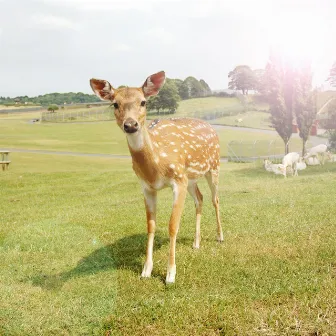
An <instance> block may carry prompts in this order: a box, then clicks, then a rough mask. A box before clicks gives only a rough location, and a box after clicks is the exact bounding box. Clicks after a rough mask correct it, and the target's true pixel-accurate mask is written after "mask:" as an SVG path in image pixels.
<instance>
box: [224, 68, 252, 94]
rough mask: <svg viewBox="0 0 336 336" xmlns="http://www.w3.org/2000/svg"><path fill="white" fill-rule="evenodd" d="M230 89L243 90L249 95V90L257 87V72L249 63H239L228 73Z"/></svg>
mask: <svg viewBox="0 0 336 336" xmlns="http://www.w3.org/2000/svg"><path fill="white" fill-rule="evenodd" d="M228 77H229V79H230V81H229V89H231V90H241V91H242V93H243V95H247V94H248V91H249V90H252V89H253V88H254V87H255V81H256V79H255V74H254V72H253V71H252V70H251V68H250V67H249V66H248V65H238V66H236V67H235V68H234V69H233V70H232V71H230V72H229V75H228Z"/></svg>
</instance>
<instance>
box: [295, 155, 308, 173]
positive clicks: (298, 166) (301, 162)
mask: <svg viewBox="0 0 336 336" xmlns="http://www.w3.org/2000/svg"><path fill="white" fill-rule="evenodd" d="M306 168H307V164H306V162H305V161H304V158H302V157H300V159H299V161H298V163H297V164H296V169H297V170H304V169H306Z"/></svg>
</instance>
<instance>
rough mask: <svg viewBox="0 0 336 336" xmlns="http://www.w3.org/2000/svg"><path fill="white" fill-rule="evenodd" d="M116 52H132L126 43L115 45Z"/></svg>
mask: <svg viewBox="0 0 336 336" xmlns="http://www.w3.org/2000/svg"><path fill="white" fill-rule="evenodd" d="M113 47H114V50H115V51H130V50H132V48H131V46H129V45H128V44H124V43H119V44H114V45H113Z"/></svg>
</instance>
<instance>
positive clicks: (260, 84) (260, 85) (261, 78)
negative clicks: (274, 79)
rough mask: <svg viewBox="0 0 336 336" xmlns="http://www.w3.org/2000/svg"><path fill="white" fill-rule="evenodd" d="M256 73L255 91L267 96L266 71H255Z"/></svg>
mask: <svg viewBox="0 0 336 336" xmlns="http://www.w3.org/2000/svg"><path fill="white" fill-rule="evenodd" d="M253 73H254V87H253V90H255V91H257V92H258V93H259V94H261V95H264V94H265V69H255V70H253Z"/></svg>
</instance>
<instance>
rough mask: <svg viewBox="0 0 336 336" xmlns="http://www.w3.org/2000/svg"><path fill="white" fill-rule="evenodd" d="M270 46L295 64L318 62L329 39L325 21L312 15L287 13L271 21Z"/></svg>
mask: <svg viewBox="0 0 336 336" xmlns="http://www.w3.org/2000/svg"><path fill="white" fill-rule="evenodd" d="M268 27H269V34H268V35H269V46H270V48H271V49H273V50H275V51H277V52H280V53H281V54H282V55H283V57H284V58H285V59H286V60H287V61H288V62H290V63H292V64H293V65H294V66H298V65H300V64H302V63H303V62H309V63H311V64H314V63H316V62H317V61H318V60H319V58H320V57H321V55H322V54H323V50H324V49H325V45H326V43H327V41H325V36H326V34H325V33H324V29H325V25H324V22H323V21H322V20H321V19H319V18H316V17H313V16H312V15H307V14H300V15H298V14H290V15H288V14H286V15H285V16H283V17H278V18H277V19H275V20H273V21H272V22H269V26H268Z"/></svg>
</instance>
